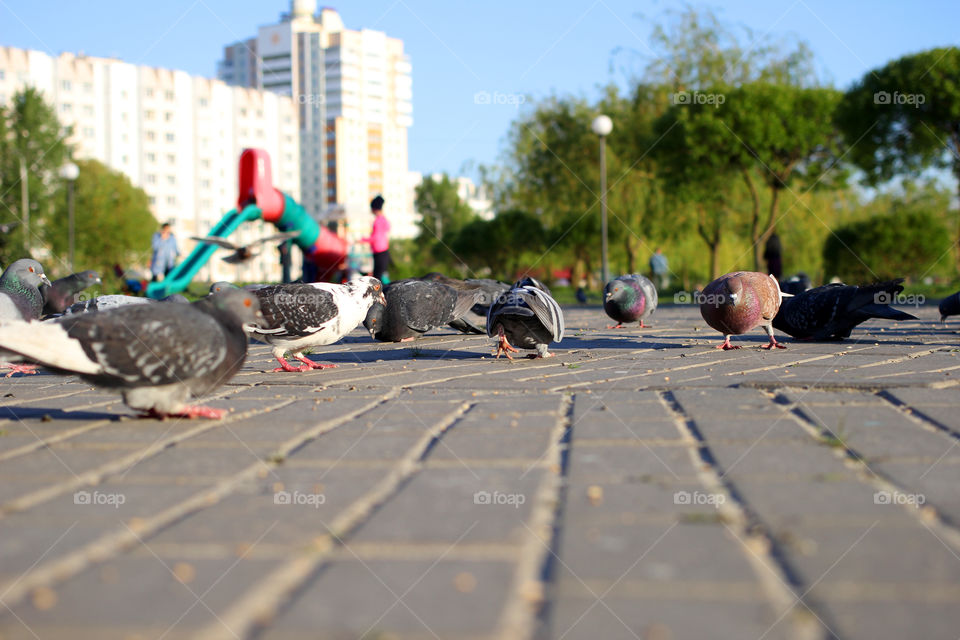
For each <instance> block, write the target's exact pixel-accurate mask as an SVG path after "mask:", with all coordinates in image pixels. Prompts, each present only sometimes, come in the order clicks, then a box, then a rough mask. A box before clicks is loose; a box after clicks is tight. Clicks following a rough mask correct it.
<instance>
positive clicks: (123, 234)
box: [45, 160, 157, 275]
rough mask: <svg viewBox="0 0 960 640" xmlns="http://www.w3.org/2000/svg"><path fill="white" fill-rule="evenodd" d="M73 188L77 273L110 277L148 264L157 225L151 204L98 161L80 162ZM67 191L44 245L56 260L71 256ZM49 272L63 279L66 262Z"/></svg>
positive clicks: (58, 200) (58, 203)
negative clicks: (115, 269)
mask: <svg viewBox="0 0 960 640" xmlns="http://www.w3.org/2000/svg"><path fill="white" fill-rule="evenodd" d="M77 166H78V167H79V169H80V174H79V177H78V178H77V181H76V184H75V186H74V198H75V200H74V207H75V224H76V255H75V262H76V267H77V269H96V270H97V271H99V272H100V274H101V275H103V274H105V273H112V271H113V265H115V264H120V265H124V266H127V265H130V264H132V263H137V262H145V261H147V260H148V259H149V256H150V238H151V236H152V235H153V232H154V231H155V230H156V228H157V221H156V220H155V219H154V217H153V214H151V213H150V206H149V199H148V197H147V194H146V193H144V191H143V190H142V189H140V188H139V187H135V186H133V184H132V183H131V182H130V180H129V179H128V178H127V177H126V176H125V175H124V174H122V173H119V172H116V171H113V170H112V169H110V168H109V167H107V166H106V165H104V164H103V163H101V162H98V161H96V160H79V161H77ZM67 215H68V212H67V196H66V186H65V185H63V184H62V183H61V185H60V189H59V190H58V192H57V194H56V207H55V209H54V213H53V216H52V217H51V219H50V224H48V225H47V228H46V234H45V235H46V240H47V242H48V243H49V244H50V247H51V249H52V250H53V253H54V255H55V256H58V257H61V258H62V257H64V256H66V255H67V252H68V236H67V228H68V225H67ZM59 264H60V268H59V269H57V268H56V267H57V264H56V263H55V264H53V265H51V269H50V270H51V271H53V272H54V273H56V272H57V271H59V274H60V275H65V272H66V266H67V265H66V263H65V262H63V261H62V260H61V261H60V262H59Z"/></svg>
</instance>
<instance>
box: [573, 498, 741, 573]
mask: <svg viewBox="0 0 960 640" xmlns="http://www.w3.org/2000/svg"><path fill="white" fill-rule="evenodd" d="M715 513H716V516H715V517H711V516H713V514H705V516H706V517H705V518H704V519H702V520H689V521H686V522H679V521H674V522H657V523H650V524H645V523H636V524H632V525H624V524H603V525H595V524H591V523H581V522H578V521H577V520H576V519H575V518H573V517H571V518H566V519H565V521H564V535H563V541H562V543H561V547H560V555H561V557H562V558H563V564H562V566H560V567H559V568H558V569H557V572H558V579H559V580H560V581H561V582H562V581H564V580H571V581H581V580H607V581H609V582H610V583H614V582H616V581H618V580H643V581H657V580H664V581H671V580H678V581H692V582H696V581H706V582H722V581H724V580H730V581H734V582H752V581H754V580H755V577H754V573H753V570H752V569H751V567H750V564H749V563H748V562H747V559H746V556H745V555H744V553H745V552H744V551H743V550H742V549H741V548H740V546H741V545H740V543H739V542H738V541H737V539H736V538H734V537H733V535H732V534H731V533H729V532H728V531H727V528H726V527H725V526H723V524H722V523H721V522H720V521H719V520H718V518H719V514H718V513H717V512H715Z"/></svg>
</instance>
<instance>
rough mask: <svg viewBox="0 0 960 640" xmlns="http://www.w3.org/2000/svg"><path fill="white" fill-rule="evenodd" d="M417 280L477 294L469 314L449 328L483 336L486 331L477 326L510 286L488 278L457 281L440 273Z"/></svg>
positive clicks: (451, 324) (429, 274)
mask: <svg viewBox="0 0 960 640" xmlns="http://www.w3.org/2000/svg"><path fill="white" fill-rule="evenodd" d="M418 279H419V280H429V281H431V282H440V283H442V284H445V285H449V286H451V287H453V288H454V289H456V290H457V291H471V292H475V293H476V294H477V296H478V298H477V303H476V304H474V305H473V307H472V308H471V309H470V314H466V315H463V316H461V317H459V318H457V319H456V320H453V321H452V322H450V323H449V324H450V326H451V327H453V328H454V329H456V330H457V331H461V332H463V333H477V334H481V335H483V334H485V333H486V332H487V331H486V329H485V328H483V327H482V326H479V325H482V324H483V323H484V322H485V320H486V317H487V310H488V309H489V308H490V304H491V303H492V302H493V301H494V300H496V299H497V297H498V296H500V295H501V294H504V293H506V292H507V291H509V290H510V285H509V284H507V283H506V282H500V281H498V280H491V279H489V278H468V279H466V280H458V279H456V278H450V277H448V276H445V275H443V274H442V273H437V272H433V273H428V274H427V275H425V276H423V277H421V278H418ZM471 314H472V315H471Z"/></svg>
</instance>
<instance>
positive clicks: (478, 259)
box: [452, 209, 546, 282]
mask: <svg viewBox="0 0 960 640" xmlns="http://www.w3.org/2000/svg"><path fill="white" fill-rule="evenodd" d="M545 239H546V236H545V232H544V229H543V225H542V224H541V223H540V219H539V218H537V216H535V215H533V214H531V213H527V212H526V211H520V210H517V209H511V210H509V211H504V212H502V213H499V214H497V216H496V217H494V218H493V219H492V220H483V219H481V218H475V219H474V220H473V221H472V222H470V223H469V224H467V225H466V226H465V227H463V229H461V230H460V233H459V234H457V237H456V238H454V240H453V244H452V247H453V250H454V252H455V253H456V254H457V255H458V256H459V257H460V258H461V259H463V260H464V261H465V262H466V263H467V264H468V265H469V266H470V268H471V269H473V270H475V271H489V273H490V274H491V275H492V276H493V277H495V278H499V279H501V280H504V281H507V282H512V281H514V280H515V279H516V277H517V274H518V273H520V271H521V270H522V268H523V267H524V266H529V264H531V260H536V259H537V258H539V256H540V253H541V252H542V250H543V245H544V241H545Z"/></svg>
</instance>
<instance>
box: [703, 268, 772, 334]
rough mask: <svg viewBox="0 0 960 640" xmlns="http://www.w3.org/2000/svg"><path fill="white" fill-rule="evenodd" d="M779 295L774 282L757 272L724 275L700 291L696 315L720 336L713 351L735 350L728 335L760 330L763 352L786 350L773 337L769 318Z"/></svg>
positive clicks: (737, 272) (769, 277) (768, 276)
mask: <svg viewBox="0 0 960 640" xmlns="http://www.w3.org/2000/svg"><path fill="white" fill-rule="evenodd" d="M782 300H783V295H782V294H781V293H780V285H779V283H777V279H776V278H774V277H773V276H771V275H767V274H765V273H760V272H758V271H736V272H734V273H727V274H724V275H722V276H720V277H719V278H717V279H716V280H714V281H713V282H711V283H710V284H708V285H707V286H706V287H704V288H703V294H702V299H701V301H700V315H702V316H703V319H704V320H706V321H707V324H708V325H710V326H711V327H713V328H714V329H716V330H717V331H719V332H720V333H722V334H723V343H722V344H719V345H717V349H723V350H724V351H726V350H729V349H739V348H740V347H739V346H735V345H732V344H730V336H731V335H740V334H742V333H746V332H747V331H750V330H751V329H754V328H756V327H762V328H763V330H764V331H765V332H766V334H767V337H768V338H770V342H769V343H768V344H767V345H766V346H764V347H763V348H764V349H774V348H776V349H786V347H785V346H783V345H782V344H780V343H779V342H777V340H776V338H774V337H773V327H772V323H773V318H774V316H776V315H777V310H778V309H780V303H781V301H782Z"/></svg>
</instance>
